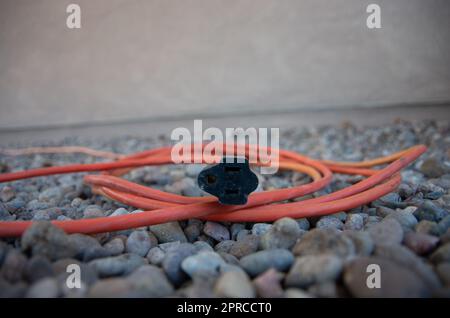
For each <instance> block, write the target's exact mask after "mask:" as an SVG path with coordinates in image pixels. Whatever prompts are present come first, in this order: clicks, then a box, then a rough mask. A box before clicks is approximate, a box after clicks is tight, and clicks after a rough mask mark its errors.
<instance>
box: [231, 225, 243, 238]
mask: <svg viewBox="0 0 450 318" xmlns="http://www.w3.org/2000/svg"><path fill="white" fill-rule="evenodd" d="M241 230H245V224H242V223H233V224H232V225H231V228H230V232H231V239H232V240H236V237H237V234H238V233H239V232H240V231H241Z"/></svg>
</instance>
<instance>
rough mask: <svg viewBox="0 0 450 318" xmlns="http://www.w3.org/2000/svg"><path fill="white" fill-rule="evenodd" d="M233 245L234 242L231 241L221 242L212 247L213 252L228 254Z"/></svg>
mask: <svg viewBox="0 0 450 318" xmlns="http://www.w3.org/2000/svg"><path fill="white" fill-rule="evenodd" d="M235 243H236V242H235V241H232V240H225V241H221V242H219V243H218V244H216V246H214V250H215V251H216V252H218V253H220V252H224V253H228V252H229V251H230V249H231V248H232V247H233V245H234V244H235Z"/></svg>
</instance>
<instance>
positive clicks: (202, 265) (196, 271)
mask: <svg viewBox="0 0 450 318" xmlns="http://www.w3.org/2000/svg"><path fill="white" fill-rule="evenodd" d="M225 264H226V263H225V261H224V260H223V259H222V257H221V256H220V255H219V254H217V253H215V252H208V251H201V252H199V253H198V254H196V255H192V256H189V257H187V258H185V259H184V260H183V262H182V263H181V268H182V269H183V271H184V272H185V273H186V274H188V275H189V276H190V277H194V276H200V277H205V276H213V277H214V276H217V275H218V274H219V273H220V268H221V267H222V266H224V265H225Z"/></svg>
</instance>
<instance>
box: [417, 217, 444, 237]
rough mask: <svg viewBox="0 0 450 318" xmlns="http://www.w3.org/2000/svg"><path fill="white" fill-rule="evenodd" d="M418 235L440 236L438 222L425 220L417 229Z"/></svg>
mask: <svg viewBox="0 0 450 318" xmlns="http://www.w3.org/2000/svg"><path fill="white" fill-rule="evenodd" d="M415 230H416V232H417V233H423V234H429V235H435V236H439V232H440V231H439V227H438V225H437V223H436V222H433V221H427V220H423V221H420V222H419V223H418V224H417V225H416V228H415Z"/></svg>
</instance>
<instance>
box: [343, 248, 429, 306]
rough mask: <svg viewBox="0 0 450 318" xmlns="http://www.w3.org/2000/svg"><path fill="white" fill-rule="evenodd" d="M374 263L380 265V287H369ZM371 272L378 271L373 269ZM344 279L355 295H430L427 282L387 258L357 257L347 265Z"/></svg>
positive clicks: (364, 296)
mask: <svg viewBox="0 0 450 318" xmlns="http://www.w3.org/2000/svg"><path fill="white" fill-rule="evenodd" d="M372 264H375V265H378V266H379V270H380V272H381V273H380V274H381V275H380V286H379V287H380V288H367V281H368V272H367V269H368V266H369V265H372ZM371 273H372V274H374V273H376V272H375V271H371ZM343 280H344V284H345V286H346V287H347V289H348V290H349V292H350V293H351V295H352V296H354V297H362V298H369V297H371V298H374V297H377V298H379V297H387V298H406V297H427V296H430V293H429V291H428V290H427V288H426V286H425V284H424V283H423V282H422V280H420V279H419V278H418V277H417V275H416V274H415V273H414V272H412V271H410V270H409V269H408V268H407V267H406V268H405V267H403V266H399V265H397V264H395V263H394V262H391V261H388V260H386V259H380V258H374V257H365V256H363V257H358V258H355V259H354V260H352V261H351V262H350V263H348V264H346V265H345V267H344V274H343ZM372 282H373V281H372Z"/></svg>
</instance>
